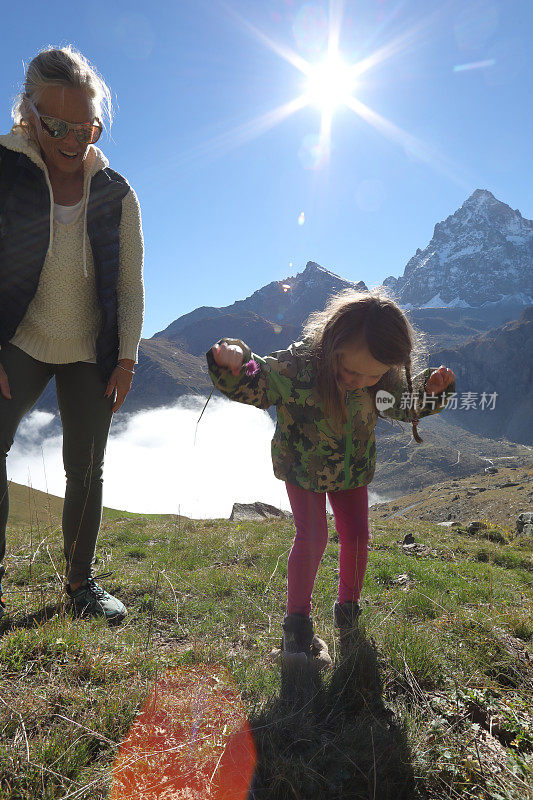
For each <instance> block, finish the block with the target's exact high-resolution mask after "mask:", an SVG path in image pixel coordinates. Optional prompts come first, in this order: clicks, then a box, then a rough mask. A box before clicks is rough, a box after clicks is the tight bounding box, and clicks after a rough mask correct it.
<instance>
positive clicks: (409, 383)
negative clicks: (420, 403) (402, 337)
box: [404, 364, 424, 444]
mask: <svg viewBox="0 0 533 800" xmlns="http://www.w3.org/2000/svg"><path fill="white" fill-rule="evenodd" d="M404 366H405V377H406V378H407V389H408V391H409V397H413V381H412V380H411V367H410V365H409V364H405V365H404ZM418 422H419V419H418V417H417V416H416V415H415V416H413V419H412V422H411V424H412V426H413V438H414V440H415V442H418V444H422V442H423V441H424V440H423V439H421V438H420V434H419V433H418V430H417V427H418Z"/></svg>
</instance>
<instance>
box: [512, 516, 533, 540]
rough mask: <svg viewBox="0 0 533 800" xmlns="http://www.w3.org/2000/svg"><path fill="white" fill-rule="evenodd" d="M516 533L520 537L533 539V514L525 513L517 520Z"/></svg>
mask: <svg viewBox="0 0 533 800" xmlns="http://www.w3.org/2000/svg"><path fill="white" fill-rule="evenodd" d="M516 533H517V534H518V535H519V536H531V537H532V538H533V512H532V511H523V512H522V514H520V515H519V516H518V518H517V520H516Z"/></svg>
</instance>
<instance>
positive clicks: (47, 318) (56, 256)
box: [0, 133, 144, 364]
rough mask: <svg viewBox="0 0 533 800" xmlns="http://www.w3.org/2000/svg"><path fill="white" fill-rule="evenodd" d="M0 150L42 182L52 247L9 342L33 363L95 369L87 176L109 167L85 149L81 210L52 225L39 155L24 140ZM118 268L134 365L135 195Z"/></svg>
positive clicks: (137, 318) (122, 336)
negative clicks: (28, 165) (33, 169)
mask: <svg viewBox="0 0 533 800" xmlns="http://www.w3.org/2000/svg"><path fill="white" fill-rule="evenodd" d="M0 144H2V145H4V146H5V147H7V148H9V149H10V150H15V151H17V152H19V153H24V154H25V155H27V156H28V158H30V159H31V160H32V161H33V162H34V163H35V164H37V166H38V167H40V168H41V169H42V170H43V172H44V175H45V178H46V182H47V184H48V189H49V192H50V240H49V246H48V252H47V255H46V259H45V262H44V265H43V269H42V272H41V277H40V279H39V285H38V287H37V292H36V294H35V297H34V298H33V300H32V301H31V303H30V305H29V306H28V309H27V311H26V314H25V316H24V318H23V320H22V322H21V323H20V325H19V326H18V328H17V330H16V332H15V335H14V336H13V338H12V339H11V342H12V343H13V344H14V345H16V346H17V347H20V349H21V350H24V352H26V353H28V355H30V356H32V357H33V358H36V359H37V360H38V361H44V362H46V363H51V364H68V363H72V362H74V361H90V362H93V363H95V362H96V337H97V335H98V331H99V328H100V308H99V306H98V299H97V296H96V286H95V278H94V262H93V257H92V252H91V244H90V241H89V237H88V235H87V224H86V223H87V200H88V196H89V190H90V182H91V178H92V176H93V175H94V174H95V173H96V172H98V170H100V169H103V168H105V167H107V166H109V161H108V160H107V158H106V157H105V156H104V154H103V153H102V151H101V150H100V149H99V148H98V147H95V146H94V145H90V146H89V148H88V150H87V155H86V158H85V160H84V175H85V177H84V189H83V202H82V204H81V209H80V211H79V213H78V216H77V217H76V219H75V220H74V221H73V222H72V223H70V224H69V225H64V224H62V223H60V222H58V221H57V220H55V219H54V198H53V193H52V187H51V185H50V180H49V177H48V170H47V168H46V165H45V163H44V161H43V160H42V157H41V154H40V150H39V148H38V147H37V146H36V145H35V144H33V142H32V141H31V140H30V139H28V137H27V136H26V135H25V134H23V133H9V134H6V135H4V136H0ZM119 236H120V263H119V275H118V282H117V300H118V331H119V343H120V344H119V356H118V357H119V358H131V359H132V360H133V361H137V354H138V345H139V340H140V338H141V330H142V323H143V314H144V284H143V259H144V243H143V235H142V225H141V213H140V208H139V202H138V200H137V196H136V194H135V192H134V191H133V189H131V188H130V190H129V192H128V194H127V195H126V196H125V197H124V199H123V201H122V217H121V222H120V231H119Z"/></svg>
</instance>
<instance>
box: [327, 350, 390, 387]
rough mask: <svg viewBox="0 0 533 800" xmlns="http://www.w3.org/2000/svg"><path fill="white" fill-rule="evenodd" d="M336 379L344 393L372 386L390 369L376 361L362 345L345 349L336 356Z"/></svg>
mask: <svg viewBox="0 0 533 800" xmlns="http://www.w3.org/2000/svg"><path fill="white" fill-rule="evenodd" d="M337 364H338V373H337V379H338V381H339V383H340V384H341V386H342V388H343V389H344V390H346V391H352V390H353V389H364V388H365V386H373V385H374V384H375V383H377V382H378V381H379V379H380V378H381V377H383V375H384V374H385V373H386V372H388V371H389V369H390V367H389V366H387V365H386V364H382V363H381V362H380V361H376V359H375V358H373V357H372V356H371V355H370V352H369V351H368V349H367V348H366V347H365V346H364V345H362V346H360V347H357V346H355V345H352V346H350V347H345V348H343V350H341V351H340V352H339V353H338V354H337Z"/></svg>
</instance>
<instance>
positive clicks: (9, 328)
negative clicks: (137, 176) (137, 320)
mask: <svg viewBox="0 0 533 800" xmlns="http://www.w3.org/2000/svg"><path fill="white" fill-rule="evenodd" d="M129 188H130V187H129V184H128V182H127V181H126V179H125V178H123V177H122V175H119V173H118V172H115V171H114V170H112V169H109V167H108V168H106V169H102V170H99V171H98V172H97V173H96V174H95V175H93V177H92V179H91V187H90V192H89V205H88V209H87V233H88V236H89V241H90V243H91V249H92V254H93V260H94V273H95V280H96V294H97V297H98V303H99V306H100V311H101V318H102V319H101V326H100V331H99V333H98V337H97V339H96V362H97V364H98V366H99V367H100V370H101V372H102V375H103V377H104V379H105V380H106V381H107V380H108V379H109V376H110V375H111V372H112V371H113V369H114V368H115V366H116V364H117V360H118V348H119V341H118V317H117V280H118V270H119V226H120V218H121V214H122V199H123V198H124V197H125V196H126V194H127V193H128V191H129ZM49 236H50V192H49V190H48V185H47V183H46V178H45V176H44V172H43V171H42V170H41V169H40V168H39V167H38V166H37V164H34V163H33V161H32V160H31V159H30V158H28V156H26V155H24V153H18V152H15V151H13V150H9V149H8V148H6V147H3V146H2V145H0V344H6V343H7V342H9V340H10V339H11V338H12V337H13V336H14V334H15V331H16V330H17V328H18V326H19V324H20V323H21V321H22V319H23V317H24V315H25V313H26V310H27V308H28V306H29V304H30V302H31V300H32V299H33V297H34V295H35V292H36V291H37V286H38V284H39V278H40V275H41V271H42V268H43V265H44V261H45V258H46V253H47V250H48V243H49Z"/></svg>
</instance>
